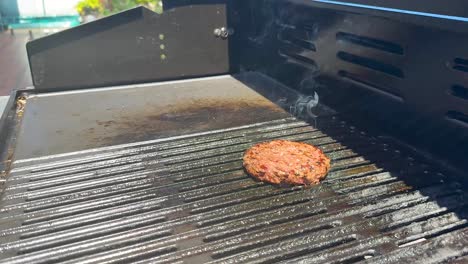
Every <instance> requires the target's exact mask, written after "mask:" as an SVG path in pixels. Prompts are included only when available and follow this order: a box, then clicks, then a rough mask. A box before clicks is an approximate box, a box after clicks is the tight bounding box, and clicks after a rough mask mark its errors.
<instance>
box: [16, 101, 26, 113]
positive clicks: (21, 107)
mask: <svg viewBox="0 0 468 264" xmlns="http://www.w3.org/2000/svg"><path fill="white" fill-rule="evenodd" d="M26 99H27V98H26V96H20V97H18V99H16V114H17V115H18V116H20V117H21V116H23V113H24V108H25V106H26Z"/></svg>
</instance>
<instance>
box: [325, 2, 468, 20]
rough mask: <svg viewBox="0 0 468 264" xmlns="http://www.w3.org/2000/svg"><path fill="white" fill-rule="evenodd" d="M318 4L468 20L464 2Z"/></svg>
mask: <svg viewBox="0 0 468 264" xmlns="http://www.w3.org/2000/svg"><path fill="white" fill-rule="evenodd" d="M317 1H318V2H331V3H337V4H339V2H343V3H345V4H359V5H369V6H378V7H386V8H393V9H401V10H410V11H416V12H425V13H432V14H442V15H449V16H458V17H467V18H468V2H467V1H465V0H450V1H440V0H419V1H415V0H413V1H409V0H391V1H389V0H336V1H334V0H317Z"/></svg>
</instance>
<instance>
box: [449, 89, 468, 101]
mask: <svg viewBox="0 0 468 264" xmlns="http://www.w3.org/2000/svg"><path fill="white" fill-rule="evenodd" d="M450 94H451V95H453V96H456V97H458V98H461V99H465V100H468V88H466V87H463V86H461V85H453V86H452V87H451V88H450Z"/></svg>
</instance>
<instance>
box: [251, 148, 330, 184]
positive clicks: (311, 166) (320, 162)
mask: <svg viewBox="0 0 468 264" xmlns="http://www.w3.org/2000/svg"><path fill="white" fill-rule="evenodd" d="M243 160H244V168H245V170H246V171H247V173H248V174H250V175H251V176H252V177H255V178H257V179H259V180H260V181H264V182H269V183H273V184H289V185H313V184H318V183H319V182H320V181H321V180H322V179H324V178H325V176H326V175H327V173H328V170H329V169H330V159H329V158H328V157H327V156H325V154H324V153H323V152H322V150H320V149H319V148H317V147H315V146H312V145H309V144H306V143H302V142H292V141H287V140H273V141H269V142H263V143H259V144H256V145H254V146H253V147H251V148H250V149H248V150H247V151H246V152H245V154H244V159H243Z"/></svg>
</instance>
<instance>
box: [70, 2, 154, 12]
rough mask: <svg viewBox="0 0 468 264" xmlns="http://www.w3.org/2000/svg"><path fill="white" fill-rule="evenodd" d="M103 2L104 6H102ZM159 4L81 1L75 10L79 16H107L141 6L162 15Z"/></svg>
mask: <svg viewBox="0 0 468 264" xmlns="http://www.w3.org/2000/svg"><path fill="white" fill-rule="evenodd" d="M103 2H104V3H106V4H103ZM160 2H161V0H107V1H102V0H82V1H81V2H79V3H78V5H77V6H76V10H77V11H78V13H79V14H80V15H86V14H90V13H99V14H100V15H103V16H107V15H111V14H114V13H117V12H121V11H124V10H127V9H130V8H133V7H136V6H140V5H143V6H146V7H147V8H149V9H151V10H153V11H155V12H158V13H162V6H161V4H160Z"/></svg>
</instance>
